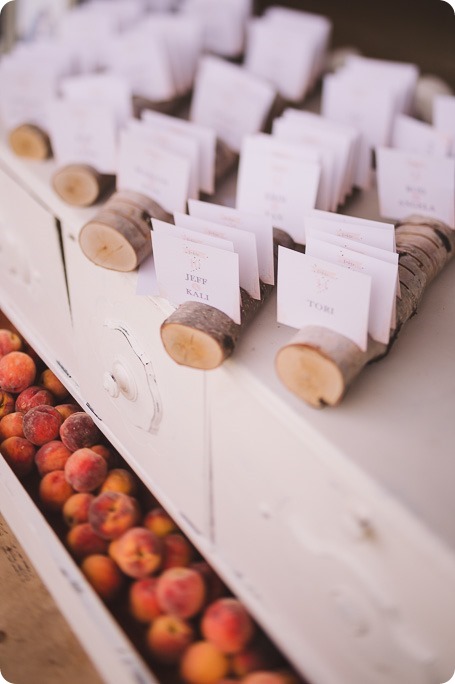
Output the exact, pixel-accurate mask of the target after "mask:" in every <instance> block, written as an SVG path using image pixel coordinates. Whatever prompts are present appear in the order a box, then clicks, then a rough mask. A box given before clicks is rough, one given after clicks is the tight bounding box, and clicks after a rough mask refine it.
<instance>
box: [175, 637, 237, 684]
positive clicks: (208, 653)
mask: <svg viewBox="0 0 455 684" xmlns="http://www.w3.org/2000/svg"><path fill="white" fill-rule="evenodd" d="M228 672H229V660H228V658H227V656H226V655H225V654H224V653H223V652H222V651H220V649H219V648H217V647H216V646H215V645H214V644H212V643H210V642H209V641H204V640H202V641H195V642H194V643H193V644H190V646H188V648H187V649H186V650H185V652H184V653H183V654H182V658H181V660H180V676H181V677H182V679H183V681H184V682H186V683H187V684H216V683H217V682H219V681H220V679H224V677H226V675H227V674H228Z"/></svg>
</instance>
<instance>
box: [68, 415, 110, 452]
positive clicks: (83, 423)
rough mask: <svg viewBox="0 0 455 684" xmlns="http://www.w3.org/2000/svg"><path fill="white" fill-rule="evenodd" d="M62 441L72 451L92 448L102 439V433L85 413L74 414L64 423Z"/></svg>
mask: <svg viewBox="0 0 455 684" xmlns="http://www.w3.org/2000/svg"><path fill="white" fill-rule="evenodd" d="M60 439H61V440H62V442H63V444H64V445H65V446H67V447H68V449H70V450H71V451H77V449H83V448H84V447H91V446H93V445H94V444H97V443H98V442H99V441H100V439H101V432H100V430H99V429H98V428H97V426H96V425H95V423H94V421H93V418H91V417H90V416H89V415H88V413H85V411H78V412H76V413H72V414H71V415H70V416H68V418H67V419H66V420H64V421H63V423H62V425H61V428H60Z"/></svg>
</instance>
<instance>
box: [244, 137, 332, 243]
mask: <svg viewBox="0 0 455 684" xmlns="http://www.w3.org/2000/svg"><path fill="white" fill-rule="evenodd" d="M266 137H267V136H266ZM268 138H269V139H270V142H271V144H270V146H268V149H266V148H265V146H264V138H263V137H262V136H248V137H247V138H245V140H244V142H243V145H242V152H241V155H240V164H239V173H238V178H237V199H236V208H237V209H239V210H240V211H245V212H249V213H253V214H262V215H263V216H267V217H268V218H270V219H271V221H272V225H273V227H274V228H281V229H282V230H285V231H286V232H287V233H289V235H290V236H291V237H292V238H293V239H294V240H295V241H296V242H299V243H304V240H305V232H304V222H303V217H304V215H305V214H306V213H308V211H309V210H310V209H313V208H314V207H315V205H316V197H317V193H318V186H319V178H320V174H321V165H320V164H319V163H318V162H315V161H309V160H308V159H307V158H305V157H304V156H301V155H299V153H298V150H296V147H295V146H293V145H292V144H287V145H286V150H285V149H284V143H283V142H282V141H278V140H276V139H274V138H273V136H268ZM276 143H280V145H279V148H278V146H277V145H276Z"/></svg>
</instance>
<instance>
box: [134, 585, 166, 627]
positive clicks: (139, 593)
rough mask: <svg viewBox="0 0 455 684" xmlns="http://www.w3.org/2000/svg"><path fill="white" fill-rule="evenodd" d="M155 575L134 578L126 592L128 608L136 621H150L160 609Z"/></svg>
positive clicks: (160, 611) (156, 615)
mask: <svg viewBox="0 0 455 684" xmlns="http://www.w3.org/2000/svg"><path fill="white" fill-rule="evenodd" d="M157 583H158V578H157V577H144V578H143V579H138V580H135V581H134V582H133V583H132V584H131V586H130V590H129V594H128V609H129V612H130V614H131V615H132V616H133V617H134V618H135V619H136V620H138V622H152V620H154V619H155V618H157V617H158V615H161V614H162V612H163V611H162V610H161V608H160V606H159V604H158V599H157V597H156V585H157Z"/></svg>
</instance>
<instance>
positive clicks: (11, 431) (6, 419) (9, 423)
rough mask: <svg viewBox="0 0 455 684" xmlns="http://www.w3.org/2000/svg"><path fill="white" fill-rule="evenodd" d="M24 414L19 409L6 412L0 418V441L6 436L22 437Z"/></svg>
mask: <svg viewBox="0 0 455 684" xmlns="http://www.w3.org/2000/svg"><path fill="white" fill-rule="evenodd" d="M23 422H24V414H23V413H22V412H21V411H14V412H13V413H8V414H7V415H6V416H3V418H2V419H1V420H0V442H3V440H4V439H7V438H8V437H23V436H24V430H23V425H22V424H23Z"/></svg>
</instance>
